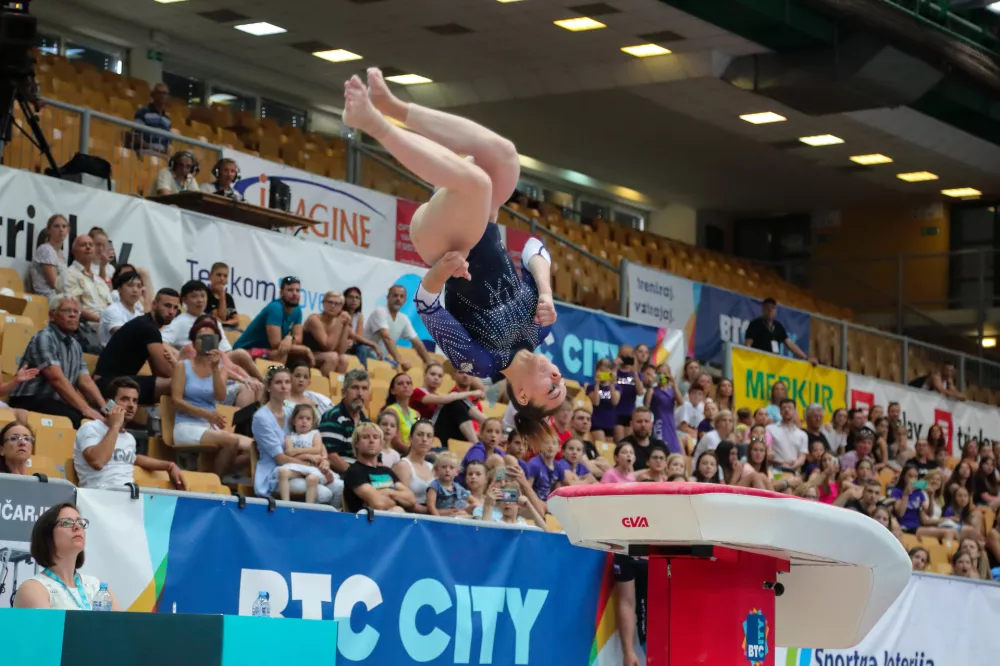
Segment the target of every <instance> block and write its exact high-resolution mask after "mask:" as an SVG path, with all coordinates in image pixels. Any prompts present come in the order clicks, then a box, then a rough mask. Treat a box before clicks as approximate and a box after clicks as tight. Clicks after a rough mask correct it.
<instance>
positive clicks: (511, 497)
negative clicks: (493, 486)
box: [499, 488, 521, 504]
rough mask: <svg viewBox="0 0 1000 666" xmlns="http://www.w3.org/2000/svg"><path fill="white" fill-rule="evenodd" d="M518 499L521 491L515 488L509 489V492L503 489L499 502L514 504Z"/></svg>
mask: <svg viewBox="0 0 1000 666" xmlns="http://www.w3.org/2000/svg"><path fill="white" fill-rule="evenodd" d="M520 497H521V491H519V490H518V489H517V488H511V489H509V490H508V489H506V488H505V489H503V490H501V491H500V500H499V501H501V502H507V503H508V504H512V503H516V502H517V500H518V499H520Z"/></svg>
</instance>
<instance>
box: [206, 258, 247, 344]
mask: <svg viewBox="0 0 1000 666" xmlns="http://www.w3.org/2000/svg"><path fill="white" fill-rule="evenodd" d="M227 284H229V266H228V265H227V264H225V263H223V262H221V261H217V262H215V263H214V264H212V272H211V274H210V275H209V277H208V305H206V306H205V311H206V312H211V313H212V314H213V315H215V318H216V319H218V320H219V321H220V322H222V325H223V326H225V327H226V328H232V329H235V328H236V327H237V326H239V324H240V313H239V312H238V311H237V310H236V301H234V300H233V296H232V294H230V293H229V292H228V291H226V285H227Z"/></svg>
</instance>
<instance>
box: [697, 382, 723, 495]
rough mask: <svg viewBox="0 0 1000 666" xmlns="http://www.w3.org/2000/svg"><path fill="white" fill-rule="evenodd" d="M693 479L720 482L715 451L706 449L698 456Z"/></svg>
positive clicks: (703, 481) (699, 481)
mask: <svg viewBox="0 0 1000 666" xmlns="http://www.w3.org/2000/svg"><path fill="white" fill-rule="evenodd" d="M692 388H693V387H692ZM691 480H692V481H694V482H695V483H720V481H719V462H718V460H717V459H716V458H715V452H714V451H704V452H703V453H702V454H701V455H700V456H698V462H697V463H696V464H695V468H694V476H692V477H691Z"/></svg>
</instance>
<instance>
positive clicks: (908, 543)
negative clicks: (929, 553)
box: [903, 532, 922, 550]
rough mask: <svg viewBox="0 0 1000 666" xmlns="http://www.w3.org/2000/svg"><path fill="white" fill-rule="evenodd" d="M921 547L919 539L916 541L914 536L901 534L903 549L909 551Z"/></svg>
mask: <svg viewBox="0 0 1000 666" xmlns="http://www.w3.org/2000/svg"><path fill="white" fill-rule="evenodd" d="M921 545H922V544H921V543H920V539H918V538H917V537H916V536H914V535H912V534H906V533H905V532H904V533H903V548H905V549H906V550H909V549H911V548H916V547H917V546H921Z"/></svg>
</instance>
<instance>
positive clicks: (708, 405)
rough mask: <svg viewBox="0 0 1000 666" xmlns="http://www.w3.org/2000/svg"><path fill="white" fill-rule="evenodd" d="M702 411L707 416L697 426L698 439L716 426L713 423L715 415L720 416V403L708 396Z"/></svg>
mask: <svg viewBox="0 0 1000 666" xmlns="http://www.w3.org/2000/svg"><path fill="white" fill-rule="evenodd" d="M702 413H703V414H704V415H705V418H703V419H702V420H701V423H699V424H698V428H697V431H698V435H697V437H698V439H701V437H702V435H704V434H705V433H706V432H711V430H712V429H713V427H714V426H713V425H712V424H713V423H714V422H715V417H716V416H718V414H719V405H718V403H716V402H715V401H714V400H712V399H711V398H706V399H705V407H704V409H703V410H702Z"/></svg>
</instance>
